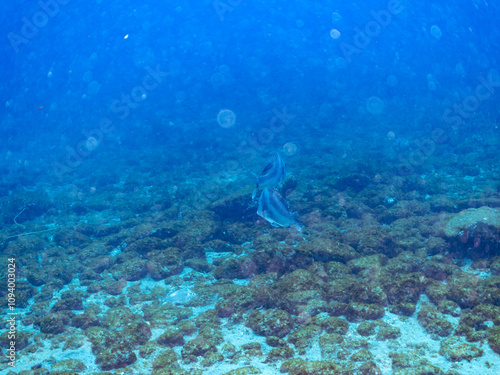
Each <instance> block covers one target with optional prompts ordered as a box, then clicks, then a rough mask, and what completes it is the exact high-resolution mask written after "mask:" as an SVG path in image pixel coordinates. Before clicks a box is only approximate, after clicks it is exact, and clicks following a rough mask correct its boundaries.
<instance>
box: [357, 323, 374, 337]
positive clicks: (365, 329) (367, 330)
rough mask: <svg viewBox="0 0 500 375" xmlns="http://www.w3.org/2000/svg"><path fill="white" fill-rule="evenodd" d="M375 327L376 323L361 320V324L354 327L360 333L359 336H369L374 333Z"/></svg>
mask: <svg viewBox="0 0 500 375" xmlns="http://www.w3.org/2000/svg"><path fill="white" fill-rule="evenodd" d="M376 327H377V324H376V323H374V322H367V321H365V322H361V324H360V325H359V326H358V328H356V331H357V332H358V333H359V334H360V335H361V336H371V335H374V334H375V328H376Z"/></svg>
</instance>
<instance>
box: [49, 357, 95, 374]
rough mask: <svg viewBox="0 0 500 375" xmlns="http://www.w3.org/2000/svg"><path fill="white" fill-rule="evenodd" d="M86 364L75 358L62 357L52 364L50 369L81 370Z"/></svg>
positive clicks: (83, 369) (85, 367)
mask: <svg viewBox="0 0 500 375" xmlns="http://www.w3.org/2000/svg"><path fill="white" fill-rule="evenodd" d="M86 369H87V366H85V364H84V363H83V362H80V361H79V360H77V359H64V360H62V361H59V362H57V363H56V364H55V365H54V366H52V369H51V370H52V371H69V372H83V371H85V370H86Z"/></svg>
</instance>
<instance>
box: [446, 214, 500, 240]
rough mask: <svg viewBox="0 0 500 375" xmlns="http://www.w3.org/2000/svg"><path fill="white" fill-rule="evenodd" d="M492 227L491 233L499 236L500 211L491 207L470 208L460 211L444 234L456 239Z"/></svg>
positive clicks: (447, 226) (450, 221)
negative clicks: (467, 233)
mask: <svg viewBox="0 0 500 375" xmlns="http://www.w3.org/2000/svg"><path fill="white" fill-rule="evenodd" d="M487 227H490V229H491V231H492V232H491V233H492V234H495V233H496V235H497V236H498V234H499V231H500V209H497V208H491V207H486V206H483V207H480V208H469V209H467V210H463V211H460V212H459V213H457V214H455V215H453V217H452V218H451V219H450V220H449V221H448V223H446V225H445V227H444V234H445V235H446V236H447V237H456V236H459V235H461V234H463V233H464V231H467V232H469V233H471V234H475V233H476V232H482V231H483V230H485V229H486V228H487Z"/></svg>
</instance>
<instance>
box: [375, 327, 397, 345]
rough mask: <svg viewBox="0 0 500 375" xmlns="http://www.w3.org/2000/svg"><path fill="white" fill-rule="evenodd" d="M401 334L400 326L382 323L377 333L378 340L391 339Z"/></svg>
mask: <svg viewBox="0 0 500 375" xmlns="http://www.w3.org/2000/svg"><path fill="white" fill-rule="evenodd" d="M400 336H401V330H400V329H399V327H393V326H391V325H389V324H382V325H381V327H380V328H379V330H378V333H377V340H379V341H384V340H390V339H397V338H398V337H400Z"/></svg>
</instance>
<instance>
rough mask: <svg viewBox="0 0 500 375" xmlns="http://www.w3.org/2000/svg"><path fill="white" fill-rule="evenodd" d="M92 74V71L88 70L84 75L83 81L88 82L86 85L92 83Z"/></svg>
mask: <svg viewBox="0 0 500 375" xmlns="http://www.w3.org/2000/svg"><path fill="white" fill-rule="evenodd" d="M92 76H93V75H92V72H91V71H90V70H87V71H86V72H85V73H84V74H83V77H82V81H83V82H86V83H89V82H90V81H92Z"/></svg>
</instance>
